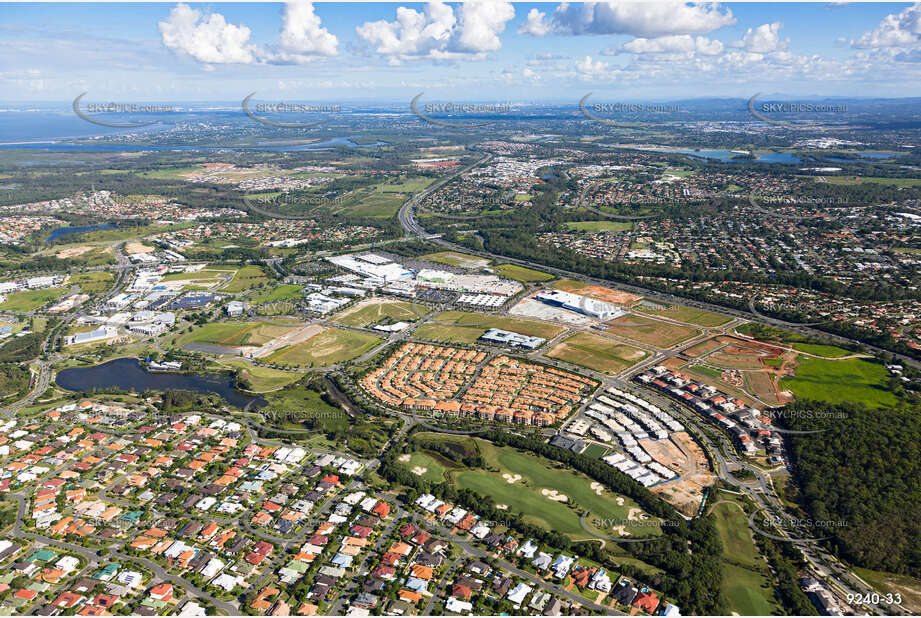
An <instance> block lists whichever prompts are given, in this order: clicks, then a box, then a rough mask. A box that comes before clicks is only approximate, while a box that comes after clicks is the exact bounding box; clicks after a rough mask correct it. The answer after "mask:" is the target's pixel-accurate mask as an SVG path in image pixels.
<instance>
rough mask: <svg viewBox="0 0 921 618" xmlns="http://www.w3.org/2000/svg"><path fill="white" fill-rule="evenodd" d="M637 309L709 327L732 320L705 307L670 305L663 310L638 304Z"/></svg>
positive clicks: (677, 320)
mask: <svg viewBox="0 0 921 618" xmlns="http://www.w3.org/2000/svg"><path fill="white" fill-rule="evenodd" d="M637 311H641V312H643V313H649V314H653V315H656V316H658V317H662V318H669V319H671V320H675V321H676V322H684V323H685V324H693V325H694V326H703V327H707V328H713V327H715V326H722V325H723V324H728V323H729V322H731V321H732V318H731V317H729V316H727V315H720V314H718V313H712V312H710V311H704V310H703V309H695V308H693V307H685V306H683V305H670V306H668V307H667V308H666V309H663V310H661V311H656V310H653V309H647V308H645V307H643V306H638V307H637Z"/></svg>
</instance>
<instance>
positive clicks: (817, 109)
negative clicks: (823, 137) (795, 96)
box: [748, 92, 848, 128]
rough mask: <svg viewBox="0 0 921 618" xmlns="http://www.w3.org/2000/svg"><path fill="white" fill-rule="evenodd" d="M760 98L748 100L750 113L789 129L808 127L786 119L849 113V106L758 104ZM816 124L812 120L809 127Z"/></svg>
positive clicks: (759, 118) (787, 103)
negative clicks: (810, 115)
mask: <svg viewBox="0 0 921 618" xmlns="http://www.w3.org/2000/svg"><path fill="white" fill-rule="evenodd" d="M759 96H761V93H760V92H759V93H757V94H755V95H754V96H753V97H752V98H750V99H749V100H748V111H749V113H751V115H752V116H754V117H755V118H757V119H758V120H760V121H762V122H766V123H768V124H773V125H778V126H782V127H787V128H805V126H806V125H800V127H798V126H797V125H796V124H794V123H792V122H790V121H789V120H788V119H786V118H791V117H793V118H795V117H800V118H802V116H803V115H809V114H820V115H830V114H846V113H847V111H848V109H847V105H835V104H832V103H813V102H809V101H780V102H777V101H775V102H772V103H758V102H757V101H756V99H757V98H758V97H759ZM814 124H815V123H814V120H812V119H810V122H809V123H808V125H809V126H810V127H812V126H814Z"/></svg>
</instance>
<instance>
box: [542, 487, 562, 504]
mask: <svg viewBox="0 0 921 618" xmlns="http://www.w3.org/2000/svg"><path fill="white" fill-rule="evenodd" d="M540 495H542V496H544V497H545V498H548V499H550V500H553V501H554V502H569V497H568V496H567V495H566V494H561V493H560V492H558V491H557V490H555V489H541V490H540Z"/></svg>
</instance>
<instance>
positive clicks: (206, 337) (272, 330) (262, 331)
mask: <svg viewBox="0 0 921 618" xmlns="http://www.w3.org/2000/svg"><path fill="white" fill-rule="evenodd" d="M295 326H296V325H295V324H290V325H276V324H268V323H266V322H211V323H209V324H205V325H203V326H199V327H196V328H194V329H193V330H192V332H190V333H186V334H184V335H182V336H180V337H179V338H178V339H177V340H176V345H179V346H183V345H186V344H188V343H208V344H213V345H223V346H240V345H262V344H263V343H266V342H267V341H271V340H272V339H274V338H275V337H280V336H281V335H284V334H285V333H287V332H289V331H290V330H291V329H292V328H295Z"/></svg>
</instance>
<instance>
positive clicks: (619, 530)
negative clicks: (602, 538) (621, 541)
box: [611, 526, 630, 536]
mask: <svg viewBox="0 0 921 618" xmlns="http://www.w3.org/2000/svg"><path fill="white" fill-rule="evenodd" d="M611 530H612V531H613V532H614V534H616V535H617V536H630V531H629V530H627V527H626V526H614V527H613V528H611Z"/></svg>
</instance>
